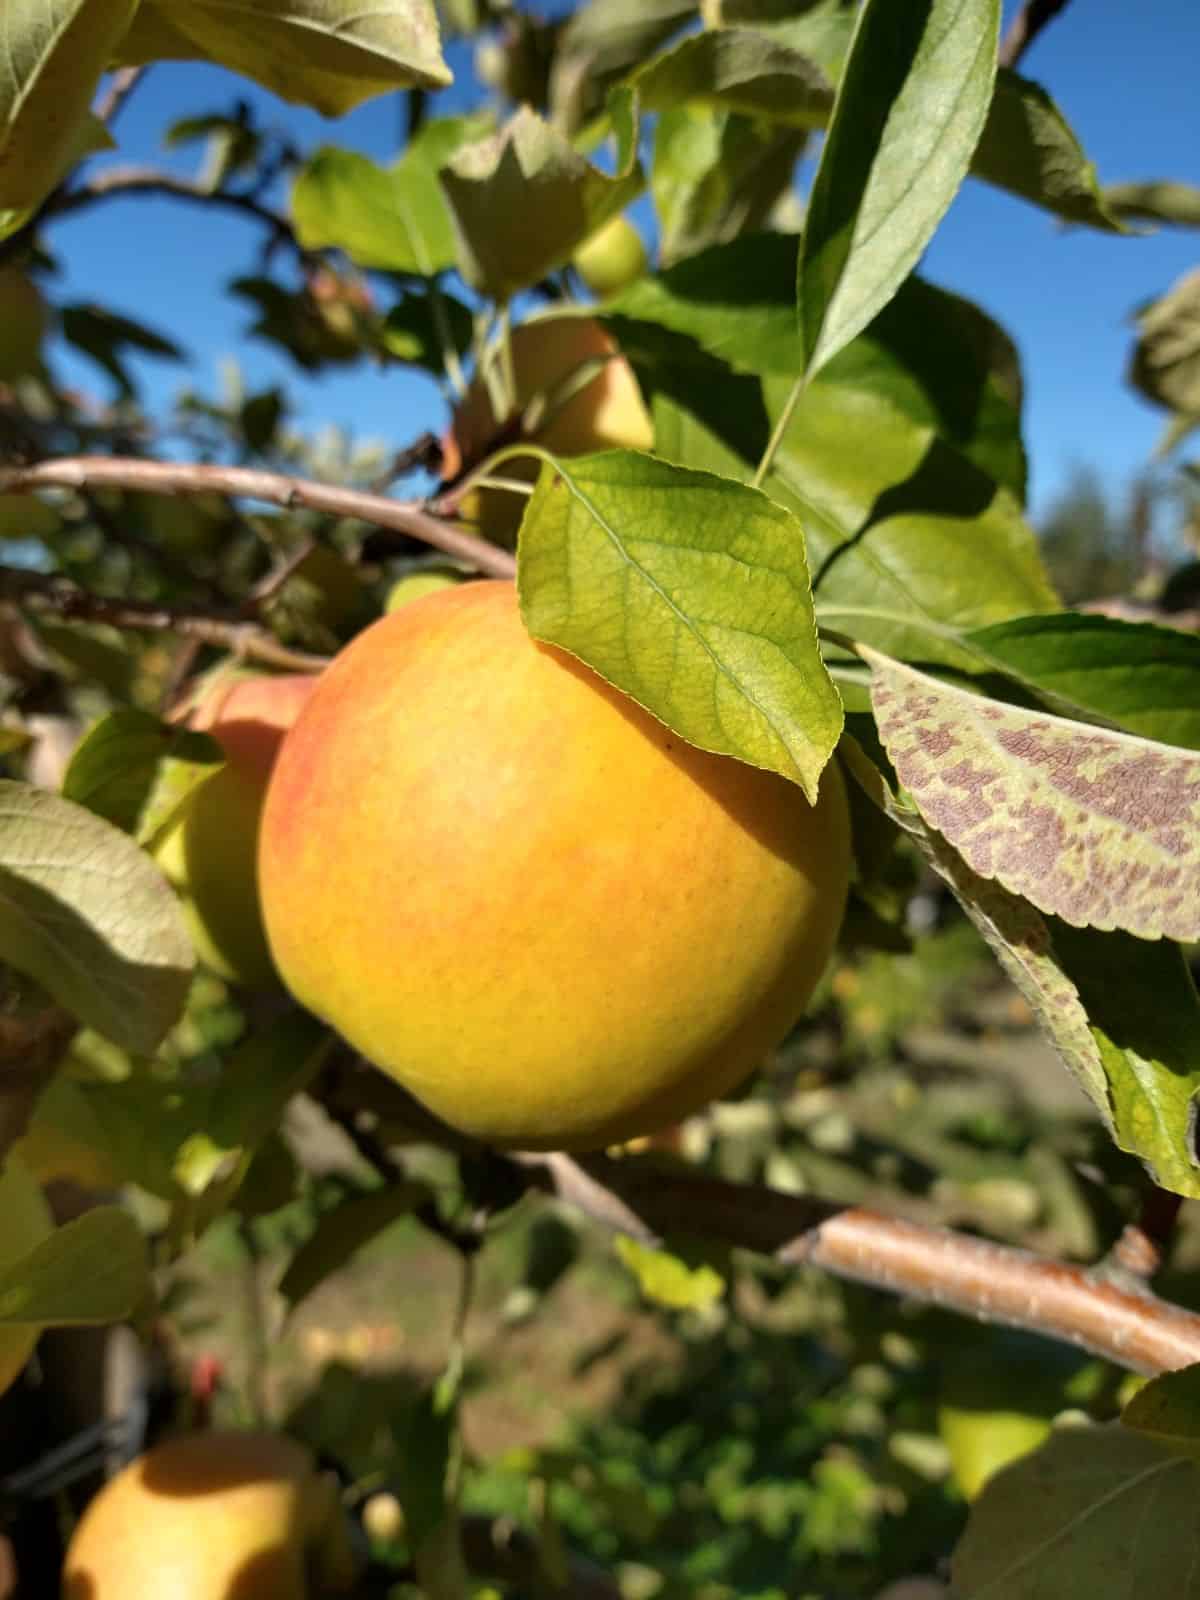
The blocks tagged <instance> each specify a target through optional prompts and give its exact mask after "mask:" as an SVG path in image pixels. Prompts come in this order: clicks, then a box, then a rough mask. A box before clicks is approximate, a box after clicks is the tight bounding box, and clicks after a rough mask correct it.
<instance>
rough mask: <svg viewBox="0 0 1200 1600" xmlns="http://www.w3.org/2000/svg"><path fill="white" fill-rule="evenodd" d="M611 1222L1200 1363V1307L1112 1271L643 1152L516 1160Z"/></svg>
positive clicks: (1071, 1337) (1144, 1359) (1131, 1359)
mask: <svg viewBox="0 0 1200 1600" xmlns="http://www.w3.org/2000/svg"><path fill="white" fill-rule="evenodd" d="M517 1159H518V1160H519V1162H520V1164H521V1165H522V1166H523V1167H524V1168H525V1169H526V1170H533V1171H535V1172H537V1173H539V1175H540V1176H541V1177H542V1178H543V1179H544V1180H545V1181H546V1182H547V1185H548V1187H549V1188H551V1189H552V1191H554V1192H555V1193H557V1194H558V1195H559V1196H560V1197H561V1198H562V1199H563V1200H566V1201H568V1202H569V1203H570V1204H573V1205H575V1206H577V1207H578V1208H579V1209H580V1210H582V1211H584V1212H586V1213H587V1214H588V1215H590V1216H591V1217H593V1218H594V1219H595V1220H597V1221H599V1222H601V1223H603V1224H604V1225H605V1226H606V1227H609V1228H613V1229H615V1230H619V1231H621V1232H625V1233H629V1234H632V1235H634V1236H635V1237H641V1238H642V1239H644V1240H647V1241H654V1240H656V1239H659V1238H662V1237H664V1236H670V1235H672V1234H676V1235H678V1234H680V1233H685V1234H686V1233H693V1234H694V1233H696V1232H697V1231H698V1230H699V1231H702V1232H703V1233H704V1235H705V1236H706V1237H709V1238H718V1239H721V1240H723V1241H724V1242H726V1243H728V1244H732V1245H735V1246H739V1247H741V1248H743V1249H747V1250H753V1251H756V1252H758V1253H760V1254H763V1255H769V1256H773V1257H774V1258H775V1259H776V1260H777V1261H780V1262H782V1263H784V1264H785V1265H787V1266H800V1265H804V1264H811V1265H813V1266H817V1267H822V1268H824V1269H825V1270H826V1271H827V1272H832V1273H835V1274H836V1275H837V1276H838V1277H842V1278H849V1279H852V1280H853V1281H855V1282H857V1283H863V1284H867V1285H868V1286H870V1287H871V1288H875V1289H883V1290H886V1291H887V1292H889V1293H891V1294H898V1295H905V1296H911V1297H913V1298H915V1299H919V1300H924V1301H927V1302H929V1303H931V1304H933V1305H938V1306H942V1307H945V1308H946V1309H948V1310H951V1311H957V1312H960V1313H961V1314H963V1315H965V1316H970V1317H976V1318H978V1319H980V1320H982V1321H986V1322H994V1323H1001V1324H1004V1325H1005V1326H1008V1327H1013V1328H1023V1329H1026V1330H1028V1331H1029V1332H1032V1333H1041V1334H1045V1335H1048V1336H1049V1337H1051V1338H1056V1339H1062V1340H1064V1341H1066V1342H1067V1343H1070V1344H1075V1345H1078V1346H1080V1347H1081V1348H1083V1349H1085V1350H1090V1351H1091V1352H1092V1353H1093V1354H1095V1355H1098V1356H1101V1357H1103V1358H1105V1359H1106V1360H1109V1361H1114V1362H1116V1363H1118V1364H1119V1365H1121V1366H1124V1367H1128V1368H1130V1369H1132V1370H1133V1371H1135V1372H1144V1373H1151V1374H1153V1373H1159V1372H1167V1371H1171V1370H1174V1369H1175V1368H1178V1367H1184V1366H1188V1365H1190V1364H1192V1363H1193V1362H1200V1316H1198V1315H1196V1314H1195V1313H1193V1312H1190V1311H1185V1310H1183V1309H1182V1308H1180V1307H1179V1306H1174V1305H1170V1304H1169V1303H1167V1302H1166V1301H1164V1300H1159V1299H1157V1298H1156V1297H1155V1296H1153V1295H1151V1294H1149V1293H1145V1292H1140V1291H1135V1290H1133V1289H1128V1288H1124V1287H1122V1286H1121V1285H1119V1284H1117V1283H1114V1282H1112V1281H1111V1280H1110V1279H1108V1278H1106V1277H1105V1276H1104V1275H1103V1274H1102V1273H1099V1272H1094V1271H1088V1270H1086V1269H1084V1268H1081V1267H1074V1266H1068V1265H1067V1264H1066V1263H1064V1262H1060V1261H1053V1260H1048V1259H1046V1258H1045V1257H1041V1256H1036V1255H1033V1254H1032V1253H1031V1252H1029V1251H1027V1250H1019V1249H1016V1248H1014V1247H1012V1246H1009V1245H999V1244H992V1243H991V1242H989V1241H988V1240H984V1239H976V1238H971V1237H969V1236H966V1235H963V1234H958V1233H954V1232H952V1231H951V1230H949V1229H947V1228H938V1227H932V1226H930V1225H928V1224H923V1223H916V1222H908V1221H904V1220H902V1219H901V1218H898V1217H890V1216H886V1215H884V1214H883V1213H881V1212H877V1211H868V1210H866V1209H864V1208H859V1207H852V1208H848V1209H839V1208H837V1207H835V1206H832V1205H829V1204H826V1203H824V1202H821V1201H818V1200H812V1199H807V1198H804V1197H801V1196H794V1195H787V1194H779V1193H775V1192H772V1191H770V1190H767V1189H763V1188H755V1187H750V1186H746V1185H740V1184H732V1183H724V1182H721V1181H719V1180H717V1179H712V1178H706V1177H698V1176H695V1177H694V1176H691V1175H688V1174H683V1173H677V1172H672V1171H666V1170H664V1169H662V1168H658V1167H655V1166H654V1165H652V1164H648V1163H643V1162H642V1161H640V1160H636V1159H635V1160H624V1161H613V1160H609V1159H607V1158H602V1157H594V1158H589V1159H587V1160H586V1161H583V1162H579V1161H575V1160H573V1159H572V1158H571V1157H569V1156H565V1155H548V1156H547V1155H529V1156H521V1157H518V1158H517Z"/></svg>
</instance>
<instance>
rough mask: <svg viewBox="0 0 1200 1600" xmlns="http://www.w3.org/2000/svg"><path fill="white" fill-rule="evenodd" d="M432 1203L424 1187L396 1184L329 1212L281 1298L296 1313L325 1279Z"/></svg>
mask: <svg viewBox="0 0 1200 1600" xmlns="http://www.w3.org/2000/svg"><path fill="white" fill-rule="evenodd" d="M429 1198H430V1191H429V1190H428V1189H427V1188H426V1187H425V1185H424V1184H421V1183H403V1184H391V1185H389V1186H388V1187H387V1188H386V1189H373V1190H371V1191H370V1192H369V1193H368V1194H355V1195H351V1196H349V1197H348V1198H347V1199H346V1200H343V1201H342V1203H341V1204H340V1205H339V1206H337V1207H335V1208H334V1210H332V1211H327V1212H326V1213H325V1214H324V1216H322V1218H321V1220H320V1221H319V1222H318V1223H317V1226H316V1231H315V1232H314V1233H313V1235H312V1237H311V1238H309V1239H308V1240H307V1241H306V1242H305V1243H304V1244H303V1245H302V1246H301V1247H300V1249H299V1250H298V1251H297V1252H296V1254H295V1255H294V1256H293V1257H292V1259H291V1262H290V1263H289V1265H288V1269H287V1271H286V1272H285V1273H284V1275H283V1278H282V1280H281V1281H280V1284H279V1292H280V1294H281V1295H282V1296H283V1298H284V1299H285V1300H286V1301H287V1302H288V1305H289V1307H290V1308H291V1309H292V1310H294V1309H295V1308H296V1306H298V1305H299V1304H300V1302H301V1300H304V1299H305V1298H306V1297H307V1296H308V1295H310V1294H311V1293H312V1292H313V1290H314V1289H316V1288H319V1287H320V1285H321V1284H322V1283H324V1281H325V1279H326V1278H328V1277H330V1276H331V1275H332V1274H333V1273H335V1272H337V1271H338V1270H339V1269H340V1268H341V1267H343V1266H345V1264H346V1262H347V1261H349V1260H350V1258H351V1256H353V1255H355V1254H356V1253H357V1252H358V1251H359V1250H361V1249H362V1248H363V1246H364V1245H366V1244H369V1243H370V1242H371V1240H372V1239H374V1238H376V1237H377V1236H378V1235H379V1234H381V1233H382V1232H383V1231H384V1229H385V1228H390V1227H391V1225H392V1224H393V1223H394V1222H398V1221H399V1220H400V1218H401V1217H407V1216H410V1215H411V1214H412V1212H413V1211H415V1210H416V1209H417V1207H418V1206H420V1205H422V1204H423V1203H424V1202H425V1201H427V1200H428V1199H429Z"/></svg>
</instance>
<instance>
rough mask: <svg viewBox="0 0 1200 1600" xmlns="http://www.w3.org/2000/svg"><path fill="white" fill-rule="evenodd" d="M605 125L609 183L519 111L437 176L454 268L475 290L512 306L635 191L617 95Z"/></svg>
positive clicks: (629, 137) (632, 148)
mask: <svg viewBox="0 0 1200 1600" xmlns="http://www.w3.org/2000/svg"><path fill="white" fill-rule="evenodd" d="M613 120H614V125H615V127H616V129H617V160H616V172H615V174H614V175H613V176H609V174H608V173H606V172H602V171H601V170H600V169H599V168H598V167H594V166H592V165H591V164H590V163H589V162H588V161H586V160H585V159H584V158H583V156H581V155H580V154H579V153H578V152H577V151H576V150H575V149H574V147H573V146H572V145H570V144H569V143H568V142H567V140H566V139H564V138H563V136H562V135H561V134H560V133H557V132H556V131H555V130H554V129H553V128H552V127H551V126H550V125H549V123H546V122H543V120H542V119H541V117H539V116H538V115H537V113H536V112H535V111H532V110H530V109H529V108H528V107H523V108H522V109H521V110H520V111H518V112H517V113H516V115H515V116H513V117H512V118H511V119H510V120H509V122H508V123H506V124H505V126H504V127H503V128H502V129H501V130H500V131H499V132H498V133H496V134H494V135H493V136H492V137H490V138H488V139H484V140H481V141H479V142H478V143H476V144H469V145H466V146H464V147H463V148H462V149H461V150H460V151H459V152H458V154H457V155H455V156H454V157H453V158H452V159H451V161H450V163H449V165H448V166H447V167H445V168H444V169H443V170H442V173H441V181H442V187H443V189H444V191H445V194H446V198H447V200H448V202H449V205H450V209H451V211H452V213H453V215H454V219H455V224H456V226H457V229H458V236H459V265H460V267H461V269H462V271H463V273H464V274H465V276H466V277H467V278H468V279H470V281H471V282H472V283H473V284H474V286H475V287H476V288H478V289H480V290H482V291H483V292H484V293H485V294H487V295H489V296H491V298H493V299H495V300H498V301H501V302H504V301H507V300H509V299H511V298H512V296H513V295H514V294H516V293H517V292H518V290H521V289H527V288H529V287H530V286H531V285H533V284H535V283H537V282H538V281H539V280H540V279H541V278H543V277H545V275H546V273H548V272H550V271H552V270H553V269H554V268H555V267H559V266H562V265H563V264H564V262H566V261H567V260H568V259H569V258H570V256H571V255H572V253H573V252H574V250H575V248H576V247H577V246H578V245H579V244H581V243H582V242H583V240H584V239H586V238H588V236H589V235H590V234H592V233H594V232H595V231H596V229H597V228H598V227H599V226H600V224H601V223H602V222H606V221H607V220H608V218H609V217H612V216H615V215H616V214H617V213H618V212H619V211H623V210H624V209H625V207H626V206H627V205H628V204H629V202H630V201H631V200H632V199H634V197H635V196H636V195H637V194H639V193H640V191H641V189H642V187H643V183H644V178H643V176H642V171H641V168H640V167H639V166H638V164H637V140H638V122H637V116H636V113H635V111H634V109H633V104H632V98H631V96H629V95H628V93H625V94H624V95H623V96H619V97H617V99H616V103H615V107H614V113H613Z"/></svg>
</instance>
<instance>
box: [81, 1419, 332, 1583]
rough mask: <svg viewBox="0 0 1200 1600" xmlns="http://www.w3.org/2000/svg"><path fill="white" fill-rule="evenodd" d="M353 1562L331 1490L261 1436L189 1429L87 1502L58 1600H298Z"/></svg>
mask: <svg viewBox="0 0 1200 1600" xmlns="http://www.w3.org/2000/svg"><path fill="white" fill-rule="evenodd" d="M353 1577H354V1572H353V1562H352V1558H351V1554H350V1549H349V1545H348V1541H347V1535H346V1531H345V1528H344V1526H343V1524H342V1520H341V1512H340V1508H339V1506H338V1503H337V1496H336V1491H335V1490H334V1489H333V1486H332V1485H331V1483H330V1481H329V1480H328V1479H326V1478H325V1477H323V1476H321V1475H320V1474H319V1472H318V1470H317V1465H316V1462H315V1461H314V1459H313V1457H312V1455H311V1454H310V1452H309V1451H308V1450H306V1449H305V1448H304V1447H303V1446H302V1445H299V1444H296V1443H295V1442H293V1441H292V1440H290V1439H285V1438H282V1437H281V1436H279V1435H277V1434H269V1433H234V1432H225V1433H196V1434H190V1435H188V1436H187V1437H184V1438H179V1439H173V1440H171V1441H170V1442H169V1443H167V1444H163V1445H159V1446H158V1447H157V1448H156V1449H154V1450H151V1451H149V1452H148V1453H147V1454H146V1455H143V1456H140V1457H139V1458H138V1459H137V1460H136V1461H134V1462H132V1463H131V1464H130V1465H129V1466H128V1467H126V1468H125V1469H124V1471H123V1472H120V1473H119V1474H118V1475H117V1476H116V1477H115V1478H113V1479H112V1480H111V1482H109V1483H107V1484H106V1485H105V1486H104V1488H103V1489H101V1491H100V1493H99V1494H98V1495H97V1496H96V1498H95V1499H94V1500H93V1501H92V1502H91V1504H90V1505H89V1506H88V1508H87V1510H86V1511H85V1512H84V1514H83V1516H82V1518H81V1519H80V1521H79V1525H78V1526H77V1528H76V1529H75V1533H74V1536H73V1537H72V1539H71V1543H70V1545H69V1547H68V1549H67V1555H66V1561H65V1564H64V1567H63V1600H143V1597H144V1600H151V1597H153V1600H306V1597H308V1596H310V1595H317V1594H324V1593H329V1592H331V1591H336V1592H339V1593H340V1592H344V1591H345V1590H347V1589H348V1588H349V1587H350V1586H351V1584H352V1582H353Z"/></svg>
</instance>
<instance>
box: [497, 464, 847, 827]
mask: <svg viewBox="0 0 1200 1600" xmlns="http://www.w3.org/2000/svg"><path fill="white" fill-rule="evenodd" d="M518 583H519V587H520V593H521V609H522V614H523V615H524V618H525V623H526V626H527V627H528V628H529V630H530V632H531V633H533V634H534V635H535V637H537V638H539V639H546V640H549V641H550V642H551V643H554V644H558V645H562V646H563V647H564V648H565V649H567V650H570V651H571V652H572V654H574V655H577V656H579V657H581V658H582V659H583V660H584V661H586V662H587V663H588V665H589V666H591V667H594V668H595V669H596V671H597V672H599V673H600V674H601V676H603V677H605V678H607V679H608V680H609V682H611V683H614V684H616V685H617V687H618V688H620V689H622V690H624V691H625V693H626V694H628V695H630V696H631V697H632V698H633V699H634V700H636V701H638V702H639V704H641V705H644V706H645V707H646V708H647V710H649V711H651V712H653V714H654V715H655V716H656V717H658V718H659V719H660V720H661V721H663V722H665V723H666V724H667V726H668V727H671V728H673V729H674V730H675V731H676V732H677V733H679V734H681V735H682V736H683V737H684V738H685V739H687V740H688V741H689V742H690V743H692V744H695V745H699V746H700V747H701V748H702V749H706V750H715V751H718V752H719V753H721V754H724V755H732V756H736V757H738V758H739V759H740V760H743V761H747V762H749V763H751V764H752V765H754V766H759V767H766V768H768V769H771V770H774V771H777V772H781V773H782V774H783V775H784V776H785V777H788V778H791V779H793V780H794V781H796V782H798V783H799V784H800V785H801V787H802V788H803V789H804V791H805V793H806V794H807V795H808V797H809V799H810V800H811V801H813V802H814V803H815V801H816V794H817V783H818V780H819V778H820V775H821V771H822V769H823V768H824V766H825V764H826V762H827V761H828V759H829V756H830V753H831V752H832V750H833V747H834V745H835V744H836V743H837V739H838V735H839V734H840V732H841V726H842V707H841V702H840V700H839V699H838V695H837V691H836V690H835V689H834V687H833V684H832V683H831V682H830V679H829V676H828V673H827V672H826V671H825V667H824V664H823V662H822V660H821V656H820V652H819V651H818V648H817V639H816V630H815V626H814V623H813V613H812V596H811V592H810V590H809V581H808V567H807V564H806V561H805V555H804V538H803V534H802V532H801V529H800V527H799V525H798V523H797V522H796V520H795V518H794V517H793V516H792V515H791V514H790V513H789V512H788V511H786V510H785V509H784V508H783V507H782V506H778V505H776V504H774V503H773V502H772V501H771V500H769V499H768V498H767V497H766V495H764V494H761V493H759V492H758V491H756V490H754V489H750V488H747V487H746V486H745V485H743V484H739V483H733V482H730V481H728V480H727V479H723V478H718V477H714V476H712V475H711V474H708V473H703V472H694V471H689V470H687V469H684V468H681V467H674V466H671V465H669V464H668V463H666V462H664V461H658V460H655V459H654V458H653V457H650V456H643V455H638V454H636V453H634V452H632V451H609V452H606V453H604V454H602V455H596V456H582V457H577V458H575V459H573V460H570V461H558V462H556V463H555V464H554V465H553V466H551V465H549V464H548V465H547V466H545V467H544V468H543V469H542V474H541V476H540V478H539V480H538V486H537V489H536V490H535V492H534V496H533V499H532V500H531V502H530V505H529V508H528V510H527V511H526V514H525V520H524V523H523V524H522V528H521V540H520V550H519V572H518ZM614 616H619V617H620V618H621V627H620V628H619V629H614V628H613V627H612V625H611V619H612V618H613V617H614Z"/></svg>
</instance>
